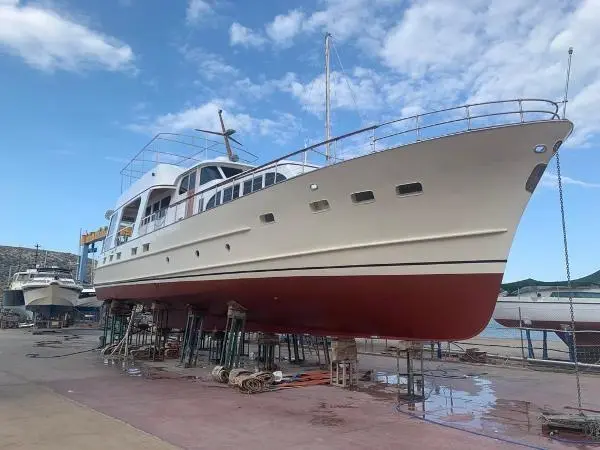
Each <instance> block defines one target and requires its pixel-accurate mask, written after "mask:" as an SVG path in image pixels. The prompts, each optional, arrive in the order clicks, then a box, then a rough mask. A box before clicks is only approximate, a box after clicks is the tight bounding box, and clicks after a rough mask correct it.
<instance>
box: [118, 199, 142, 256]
mask: <svg viewBox="0 0 600 450" xmlns="http://www.w3.org/2000/svg"><path fill="white" fill-rule="evenodd" d="M141 203H142V199H141V198H140V197H138V198H136V199H135V200H134V201H132V202H131V203H129V204H127V206H125V207H124V208H123V212H122V214H121V221H120V222H119V228H118V230H117V237H116V245H121V244H124V243H125V242H127V240H128V239H129V238H130V237H131V235H132V234H133V225H134V224H135V220H136V218H137V215H138V211H139V209H140V204H141Z"/></svg>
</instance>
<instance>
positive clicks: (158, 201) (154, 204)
mask: <svg viewBox="0 0 600 450" xmlns="http://www.w3.org/2000/svg"><path fill="white" fill-rule="evenodd" d="M194 173H195V172H194ZM186 178H187V179H188V180H189V175H186ZM173 194H174V189H172V188H158V189H153V190H152V191H151V192H150V195H149V196H148V201H147V202H146V208H145V209H144V216H143V217H142V221H141V223H140V230H139V234H140V235H143V234H146V233H149V232H150V231H154V230H155V229H157V228H161V227H163V226H164V225H165V222H166V217H167V212H168V210H169V206H170V205H171V199H172V197H173Z"/></svg>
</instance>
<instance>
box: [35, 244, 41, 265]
mask: <svg viewBox="0 0 600 450" xmlns="http://www.w3.org/2000/svg"><path fill="white" fill-rule="evenodd" d="M39 250H40V244H35V267H37V262H38V252H39Z"/></svg>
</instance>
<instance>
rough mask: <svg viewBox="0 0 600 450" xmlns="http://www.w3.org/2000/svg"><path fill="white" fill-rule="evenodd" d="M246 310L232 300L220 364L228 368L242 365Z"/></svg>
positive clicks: (228, 310) (228, 311)
mask: <svg viewBox="0 0 600 450" xmlns="http://www.w3.org/2000/svg"><path fill="white" fill-rule="evenodd" d="M245 326H246V312H245V310H244V309H243V308H242V307H241V306H240V305H238V304H237V303H234V302H232V303H231V304H230V305H229V308H228V309H227V325H226V327H225V338H224V340H223V349H222V352H221V359H220V361H219V365H221V366H222V367H224V368H226V369H229V370H231V369H233V368H237V367H239V366H240V354H242V353H243V351H244V340H243V336H244V328H245Z"/></svg>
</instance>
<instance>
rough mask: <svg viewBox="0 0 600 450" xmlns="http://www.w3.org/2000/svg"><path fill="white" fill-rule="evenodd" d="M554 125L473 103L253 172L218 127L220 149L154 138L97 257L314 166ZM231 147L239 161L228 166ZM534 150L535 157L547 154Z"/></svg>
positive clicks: (513, 107)
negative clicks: (488, 132)
mask: <svg viewBox="0 0 600 450" xmlns="http://www.w3.org/2000/svg"><path fill="white" fill-rule="evenodd" d="M559 118H560V117H559V115H558V104H557V103H555V102H552V101H549V100H543V99H516V100H503V101H494V102H485V103H475V104H470V105H463V106H457V107H453V108H446V109H442V110H438V111H433V112H427V113H423V114H416V115H413V116H410V117H402V118H400V119H395V120H390V121H387V122H384V123H381V124H378V125H372V126H369V127H366V128H362V129H360V130H357V131H353V132H350V133H347V134H344V135H341V136H338V137H334V138H331V139H328V140H326V141H323V142H319V143H316V144H313V145H310V146H307V147H304V148H301V149H298V150H296V151H294V152H292V153H289V154H287V155H284V156H282V157H280V158H278V159H275V160H272V161H270V162H268V163H266V164H262V165H259V166H253V165H251V164H250V163H249V162H250V161H256V160H257V159H258V157H257V156H256V155H254V154H252V153H250V152H248V151H246V150H244V149H242V148H241V147H240V146H232V145H231V144H230V143H229V139H230V138H231V134H233V130H225V128H224V125H223V129H224V130H225V131H224V132H223V133H216V132H215V133H213V134H218V135H221V136H222V137H223V138H224V141H225V143H220V142H217V141H214V140H211V139H208V138H206V137H196V136H189V135H181V134H174V133H160V134H158V135H157V136H155V137H154V138H153V139H152V140H151V141H150V142H149V143H148V144H147V145H146V146H145V147H144V148H143V149H142V150H141V151H140V152H139V153H138V154H137V155H136V157H135V158H134V159H133V160H132V161H131V162H130V163H129V164H127V166H126V167H125V168H124V169H123V170H122V171H121V174H122V175H123V180H124V181H125V182H126V185H127V186H130V188H129V189H128V190H127V191H126V192H125V193H124V194H123V195H122V197H121V199H120V200H119V202H118V204H117V208H116V211H114V212H113V211H111V215H112V217H111V219H110V225H109V229H108V235H107V239H106V240H105V242H104V249H103V251H104V250H106V249H110V248H114V247H115V246H117V245H120V244H122V243H124V242H126V241H127V240H129V239H131V238H136V237H139V236H142V235H144V234H147V233H150V232H153V231H155V230H157V229H159V228H163V227H165V226H168V225H170V224H173V223H175V222H178V221H180V220H183V219H186V218H188V217H191V216H193V215H196V214H200V213H203V212H205V211H207V210H209V209H212V208H216V207H218V206H220V205H223V204H225V203H229V202H231V201H234V200H236V199H238V198H240V197H243V196H246V195H248V194H251V193H253V192H256V191H259V190H262V189H265V188H268V187H270V186H272V185H275V184H277V183H281V182H285V181H286V180H288V179H290V178H293V177H296V176H299V175H302V174H304V173H306V172H309V171H313V170H316V169H318V168H319V167H322V166H326V165H332V164H337V163H340V162H342V161H344V160H347V159H352V158H355V157H357V156H360V155H364V154H367V153H373V152H378V151H381V150H386V149H389V148H394V147H400V146H402V145H407V144H411V143H414V142H419V141H424V140H428V139H434V138H437V137H442V136H447V135H451V134H457V133H464V132H470V131H476V130H481V129H485V128H493V127H498V126H504V125H510V124H515V123H516V124H518V123H526V122H536V121H547V120H556V119H559ZM199 131H202V130H199ZM238 144H239V143H238ZM174 146H177V147H178V148H179V149H180V150H175V149H173V147H174ZM232 147H233V149H235V151H236V152H239V153H241V154H242V155H243V156H244V158H242V157H238V156H237V155H236V157H235V158H234V157H233V155H234V153H233V150H232ZM541 147H544V146H540V148H539V149H538V148H536V149H535V151H536V152H545V151H546V150H547V149H546V148H545V147H544V148H541ZM181 149H184V151H181ZM553 150H554V151H556V150H557V149H553ZM215 153H216V154H217V155H218V156H217V157H216V158H213V159H210V156H209V155H210V154H213V155H214V154H215ZM332 155H333V156H332ZM145 167H147V170H146V171H145V172H144V168H145Z"/></svg>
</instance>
